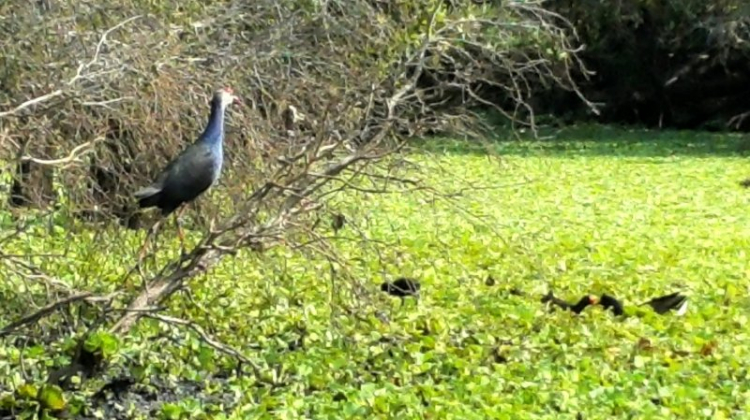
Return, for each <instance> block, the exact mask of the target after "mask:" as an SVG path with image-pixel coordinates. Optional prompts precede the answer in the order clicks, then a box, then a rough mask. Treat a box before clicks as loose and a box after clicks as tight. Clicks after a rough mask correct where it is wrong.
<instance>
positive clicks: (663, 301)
mask: <svg viewBox="0 0 750 420" xmlns="http://www.w3.org/2000/svg"><path fill="white" fill-rule="evenodd" d="M643 305H649V306H650V307H651V308H652V309H653V310H654V311H655V312H656V313H657V314H659V315H662V314H665V313H667V312H669V311H670V310H672V309H674V310H676V311H677V315H683V314H684V313H685V311H687V296H685V295H682V294H680V293H679V292H674V293H670V294H668V295H665V296H660V297H656V298H653V299H651V300H649V301H648V302H643V303H641V304H640V305H639V306H643Z"/></svg>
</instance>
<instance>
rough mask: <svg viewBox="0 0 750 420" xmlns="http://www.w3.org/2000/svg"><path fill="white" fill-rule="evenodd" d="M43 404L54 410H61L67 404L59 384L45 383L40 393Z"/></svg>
mask: <svg viewBox="0 0 750 420" xmlns="http://www.w3.org/2000/svg"><path fill="white" fill-rule="evenodd" d="M39 401H40V402H41V403H42V406H44V407H45V408H48V409H50V410H53V411H60V410H62V409H64V408H65V406H66V405H67V403H66V401H65V396H64V395H63V391H62V389H61V388H60V387H59V386H57V385H45V386H44V387H43V388H42V391H41V393H40V395H39Z"/></svg>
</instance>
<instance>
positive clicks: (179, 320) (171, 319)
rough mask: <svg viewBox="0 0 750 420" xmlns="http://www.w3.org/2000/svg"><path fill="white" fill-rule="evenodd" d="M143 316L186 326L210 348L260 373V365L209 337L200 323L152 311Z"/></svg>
mask: <svg viewBox="0 0 750 420" xmlns="http://www.w3.org/2000/svg"><path fill="white" fill-rule="evenodd" d="M143 316H145V317H146V318H152V319H155V320H157V321H161V322H164V323H167V324H171V325H178V326H182V327H188V328H190V329H191V330H193V331H195V333H196V334H198V336H200V338H201V340H203V342H205V343H206V344H208V345H209V346H211V347H212V348H214V349H216V350H217V351H219V352H221V353H224V354H226V355H227V356H231V357H234V358H236V359H237V360H239V361H240V362H242V363H246V364H248V365H250V366H251V367H252V368H253V370H255V374H256V375H258V374H259V373H260V371H261V370H260V366H258V365H257V364H256V363H255V362H253V361H252V360H250V359H248V358H247V357H245V355H243V354H242V353H241V352H240V351H239V350H237V349H235V348H233V347H231V346H228V345H226V344H224V343H222V342H220V341H218V340H216V339H214V338H213V337H211V336H210V335H208V333H207V332H206V331H204V330H203V328H201V326H200V325H198V324H196V323H195V322H193V321H188V320H186V319H182V318H175V317H171V316H167V315H160V314H156V313H153V312H149V313H144V314H143Z"/></svg>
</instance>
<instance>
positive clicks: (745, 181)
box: [740, 178, 750, 188]
mask: <svg viewBox="0 0 750 420" xmlns="http://www.w3.org/2000/svg"><path fill="white" fill-rule="evenodd" d="M740 186H743V187H745V188H750V178H747V179H743V180H742V181H740Z"/></svg>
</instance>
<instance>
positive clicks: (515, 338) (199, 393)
mask: <svg viewBox="0 0 750 420" xmlns="http://www.w3.org/2000/svg"><path fill="white" fill-rule="evenodd" d="M547 135H549V136H552V138H549V139H542V140H541V141H535V142H532V141H526V140H522V141H517V140H513V141H508V140H503V139H501V140H498V141H497V142H492V143H491V144H490V145H487V144H483V145H477V146H475V147H472V146H469V145H467V143H465V142H460V141H448V140H432V141H430V142H428V143H427V145H426V146H424V148H423V149H421V150H420V151H417V152H414V153H413V154H412V155H411V156H409V160H410V161H411V162H412V163H414V164H416V165H417V166H416V167H418V168H419V169H418V170H415V171H418V173H417V172H415V173H414V174H413V175H414V177H420V178H422V179H424V180H425V181H426V182H427V183H428V184H429V185H432V186H434V187H435V188H436V192H431V191H425V190H422V191H418V192H413V191H412V192H408V191H402V192H394V193H390V194H383V195H365V194H359V193H349V194H348V195H347V196H345V197H340V199H339V200H338V203H339V204H338V206H337V208H336V210H337V211H341V212H342V213H343V214H345V215H346V217H347V224H346V225H345V227H344V228H343V229H342V230H341V231H339V232H338V233H337V234H336V235H335V236H336V238H335V239H333V244H334V247H333V248H332V249H323V251H325V252H326V253H327V254H328V255H329V258H325V257H323V256H321V254H320V253H318V254H311V253H304V252H299V251H291V250H288V249H281V248H280V249H276V250H273V251H270V252H268V253H265V254H261V255H257V254H249V253H248V254H240V255H239V256H238V257H236V258H232V259H229V260H227V261H225V262H224V263H222V264H221V265H220V266H219V267H217V268H216V269H214V270H213V271H210V272H209V273H207V274H206V275H205V276H203V277H201V278H198V279H196V280H195V281H194V282H193V287H192V293H191V294H180V295H179V296H178V297H177V298H176V299H175V300H174V301H173V302H171V304H170V308H169V310H168V313H169V314H171V315H176V316H181V317H189V318H191V319H193V320H194V321H195V322H197V323H198V324H199V325H201V326H203V327H204V328H205V330H206V331H207V332H208V333H210V334H211V335H212V336H213V337H215V338H216V339H217V340H221V341H222V342H224V343H226V344H228V345H231V346H233V347H236V348H237V349H239V350H240V351H241V352H242V353H243V354H244V355H245V356H247V357H248V358H249V359H251V360H252V361H253V362H254V363H255V364H256V365H257V366H258V368H259V371H260V376H257V375H256V374H254V373H253V370H252V369H250V368H248V367H247V366H238V365H237V363H236V362H235V361H233V360H232V358H228V357H225V356H223V355H221V354H220V353H218V352H217V351H215V350H214V349H212V348H211V347H209V346H207V345H206V344H205V343H203V342H202V341H201V339H200V338H199V337H198V336H197V335H196V334H193V333H192V332H191V331H190V330H189V329H182V328H175V327H170V326H168V325H165V324H163V323H159V322H156V321H153V320H143V321H142V322H141V323H140V324H139V326H138V328H137V329H136V330H134V331H133V333H132V334H131V335H130V336H128V337H116V338H112V337H108V336H102V337H101V340H104V341H107V342H108V343H109V342H111V343H110V344H108V346H107V347H108V348H109V349H110V351H109V357H110V362H111V363H110V368H109V371H108V372H107V373H106V374H105V375H104V376H103V377H102V378H99V379H95V380H92V381H86V382H84V383H83V384H82V385H81V386H79V387H75V386H73V387H72V389H71V390H66V391H65V392H64V393H63V395H62V398H64V405H65V407H66V409H67V410H68V413H69V414H72V415H73V416H74V417H76V416H78V417H77V418H166V419H181V418H191V419H195V418H214V419H230V418H231V419H302V418H315V419H423V418H424V419H457V420H458V419H460V420H471V419H477V420H478V419H611V418H634V419H636V418H637V419H672V418H690V419H700V418H706V419H708V418H711V419H722V418H726V419H730V418H735V419H739V418H750V377H749V375H748V367H747V360H748V359H750V334H749V332H750V328H749V327H750V326H749V325H748V314H749V313H750V312H749V310H750V283H749V282H748V276H749V275H750V263H749V262H748V250H750V209H749V206H748V204H750V190H746V189H744V188H742V187H741V186H740V185H739V182H740V181H741V180H743V179H745V178H747V177H748V176H750V165H748V164H747V162H746V158H745V157H744V156H745V150H746V148H745V147H744V146H745V145H746V144H747V142H748V138H747V137H743V136H741V135H730V134H709V133H699V132H658V133H657V132H652V131H645V130H624V129H613V128H607V127H583V128H577V129H566V130H562V131H560V132H550V133H547ZM488 149H489V150H491V153H489V154H488V153H487V150H488ZM402 175H403V176H408V175H409V173H408V172H406V173H404V174H402ZM219 188H220V187H219ZM6 222H7V219H6ZM44 228H45V229H48V228H49V227H46V226H45V227H44ZM325 229H328V230H329V231H330V228H328V227H327V225H326V227H325ZM63 230H64V229H62V228H53V229H52V230H51V232H52V233H51V234H50V235H49V237H47V238H46V239H45V242H44V243H28V242H25V243H21V244H16V246H17V247H19V248H24V247H25V248H24V249H36V250H45V251H47V252H54V250H55V247H66V249H67V248H70V247H72V246H75V247H76V249H74V251H70V252H69V253H68V254H67V258H68V259H69V261H68V262H67V263H63V262H61V261H57V262H50V263H48V264H49V265H48V268H50V269H51V268H55V269H56V270H57V272H58V275H59V276H60V277H61V278H63V279H65V280H66V281H69V282H70V283H71V284H78V285H79V286H80V285H84V284H86V285H89V286H91V287H93V286H96V287H98V288H99V289H106V290H115V289H117V288H127V287H138V285H121V284H117V283H116V282H117V279H118V278H120V276H121V275H122V273H123V272H124V271H125V270H126V269H127V268H128V267H127V266H126V265H125V263H123V261H132V254H133V253H134V252H135V250H136V248H137V243H136V241H129V240H127V235H136V234H132V233H127V234H120V235H122V236H119V238H121V239H120V240H119V241H118V240H117V239H116V238H117V237H118V236H113V237H112V238H110V239H109V240H107V241H104V240H101V239H98V240H96V241H93V240H90V239H88V238H93V237H94V234H93V233H92V232H89V231H87V230H86V228H85V227H77V228H76V232H75V238H76V239H75V241H71V240H70V234H69V233H66V232H63ZM55 232H57V233H55ZM329 233H330V235H331V236H333V232H329ZM112 235H115V234H114V233H113V234H112ZM137 235H140V236H138V237H139V238H140V237H141V236H142V235H143V233H138V234H137ZM165 235H172V236H174V232H171V231H170V233H166V234H165ZM98 238H99V237H98ZM71 242H74V245H71ZM131 242H132V243H131ZM131 248H132V249H131ZM19 251H22V250H19ZM125 252H127V256H125V255H122V254H123V253H125ZM71 261H73V262H71ZM331 261H334V262H333V263H331ZM54 264H57V266H54ZM398 276H408V277H413V278H416V279H418V280H419V281H420V282H421V285H422V290H421V297H420V299H419V300H418V301H417V300H415V299H412V298H407V299H406V300H405V301H404V302H403V303H402V302H401V301H400V300H399V299H398V298H393V297H389V296H387V295H385V294H384V293H383V292H381V291H380V290H379V285H380V283H381V282H383V281H384V280H393V279H395V278H397V277H398ZM488 277H491V278H492V280H493V281H488ZM103 285H106V286H103ZM17 287H18V286H17V285H15V284H9V283H7V282H6V283H5V284H3V280H0V296H7V297H8V299H9V303H8V305H12V303H10V302H11V300H12V301H16V300H17V298H15V297H13V296H14V292H13V291H14V290H16V291H17V290H18V289H14V288H17ZM549 290H552V291H554V292H555V294H556V295H557V296H559V297H561V298H564V299H566V300H569V301H576V300H578V298H579V297H581V296H583V295H585V294H587V293H590V294H594V295H596V296H599V295H601V294H602V293H608V294H611V295H614V296H616V297H618V298H619V299H620V300H622V301H623V302H624V304H625V306H626V308H627V312H628V313H627V315H628V316H625V317H615V316H613V315H612V313H610V312H606V311H604V310H603V309H602V308H601V307H599V306H593V307H588V308H587V309H586V310H584V311H583V312H582V313H581V314H580V315H574V314H572V313H571V312H569V311H561V310H557V311H553V312H551V311H550V310H549V309H548V308H546V307H545V306H544V305H543V304H542V303H541V302H540V298H541V296H542V295H544V294H545V293H546V292H548V291H549ZM673 291H682V292H683V293H685V294H686V295H687V296H688V297H689V300H688V302H689V303H688V310H687V312H686V313H685V314H684V315H683V316H678V315H677V314H676V313H674V312H669V313H667V314H664V315H659V314H656V313H655V312H653V311H651V310H649V309H648V307H636V305H638V304H640V303H642V302H644V301H646V300H648V299H650V298H653V297H656V296H661V295H664V294H668V293H671V292H673ZM11 298H12V299H11ZM2 312H3V311H0V323H1V324H0V325H4V324H6V323H8V322H9V321H11V319H10V318H11V316H10V315H3V314H2ZM14 314H15V312H14ZM19 342H21V340H19V339H18V338H17V337H16V338H13V337H11V338H10V339H5V340H4V341H0V400H2V401H3V404H4V407H3V406H0V413H1V412H3V411H2V410H6V411H5V412H9V411H8V410H9V408H8V407H10V406H12V405H14V404H15V405H16V406H17V407H21V406H22V402H23V401H22V400H23V399H24V398H26V399H27V400H28V399H33V398H37V400H39V399H40V397H39V392H38V391H39V390H38V389H37V388H41V387H42V385H41V384H42V382H43V378H44V375H45V374H46V372H47V369H49V368H50V366H57V365H58V364H60V363H62V362H63V361H64V359H65V358H66V357H67V356H65V349H66V346H69V345H70V343H69V342H68V341H66V340H57V341H55V342H53V343H35V344H30V345H27V346H21V345H20V344H19ZM116 378H129V379H130V380H131V381H132V382H133V383H132V384H126V385H122V384H121V386H120V387H119V388H118V387H117V386H110V387H109V389H107V390H105V391H104V392H101V393H100V394H98V395H94V394H95V393H96V391H98V390H99V389H100V388H102V387H103V386H104V385H106V384H107V383H111V382H112V380H113V379H116ZM24 384H25V385H24ZM116 384H117V382H115V385H116ZM19 390H21V391H23V392H21V391H19ZM34 395H36V397H34ZM32 397H33V398H32ZM53 399H54V398H53ZM48 403H49V402H48ZM25 407H27V408H26V409H25V412H27V413H31V410H32V409H31V408H29V407H30V406H25ZM22 411H23V410H22Z"/></svg>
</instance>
